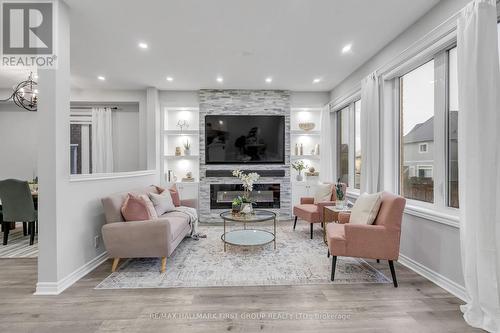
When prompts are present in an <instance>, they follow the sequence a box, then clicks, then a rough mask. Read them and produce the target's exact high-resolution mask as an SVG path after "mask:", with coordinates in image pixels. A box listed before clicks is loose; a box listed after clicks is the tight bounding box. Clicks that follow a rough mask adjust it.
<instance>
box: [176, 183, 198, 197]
mask: <svg viewBox="0 0 500 333" xmlns="http://www.w3.org/2000/svg"><path fill="white" fill-rule="evenodd" d="M177 189H178V190H179V195H180V197H181V199H197V198H198V183H178V184H177Z"/></svg>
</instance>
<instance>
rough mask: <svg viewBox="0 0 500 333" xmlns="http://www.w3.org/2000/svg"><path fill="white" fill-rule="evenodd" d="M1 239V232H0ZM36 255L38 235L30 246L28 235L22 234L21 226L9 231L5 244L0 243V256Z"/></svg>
mask: <svg viewBox="0 0 500 333" xmlns="http://www.w3.org/2000/svg"><path fill="white" fill-rule="evenodd" d="M0 239H2V240H3V233H0ZM36 257H38V237H37V236H35V242H34V243H33V245H31V246H30V236H23V228H22V227H18V228H16V229H14V230H10V232H9V240H8V242H7V245H2V243H0V258H36Z"/></svg>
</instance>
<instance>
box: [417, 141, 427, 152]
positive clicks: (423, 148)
mask: <svg viewBox="0 0 500 333" xmlns="http://www.w3.org/2000/svg"><path fill="white" fill-rule="evenodd" d="M418 152H419V153H427V143H421V144H419V145H418Z"/></svg>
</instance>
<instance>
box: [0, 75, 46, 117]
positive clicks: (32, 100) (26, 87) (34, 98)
mask: <svg viewBox="0 0 500 333" xmlns="http://www.w3.org/2000/svg"><path fill="white" fill-rule="evenodd" d="M36 86H37V83H36V82H35V81H33V73H30V75H29V77H28V80H26V81H22V82H20V83H19V84H18V85H17V86H15V87H14V91H13V93H12V95H10V96H9V97H8V98H6V99H3V100H1V101H2V102H7V101H8V100H10V99H12V101H13V102H14V104H16V105H17V106H18V107H20V108H23V109H26V110H28V111H36V110H37V102H38V89H37V88H36Z"/></svg>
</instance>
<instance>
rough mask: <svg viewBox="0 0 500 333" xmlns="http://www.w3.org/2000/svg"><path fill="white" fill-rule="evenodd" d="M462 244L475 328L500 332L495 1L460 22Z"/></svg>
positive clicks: (499, 78) (499, 79)
mask: <svg viewBox="0 0 500 333" xmlns="http://www.w3.org/2000/svg"><path fill="white" fill-rule="evenodd" d="M457 38H458V42H457V44H458V48H457V51H458V86H459V109H460V115H459V117H458V156H459V159H458V163H459V164H458V165H459V181H460V239H461V253H462V266H463V272H464V279H465V289H466V292H467V298H468V299H467V304H466V305H464V306H462V311H463V313H464V318H465V320H466V321H467V323H468V324H469V325H471V326H474V327H478V328H482V329H484V330H487V331H490V332H499V331H500V303H499V291H500V288H499V282H500V260H499V259H500V258H499V256H500V251H499V248H500V209H499V207H500V163H499V159H500V145H499V143H500V99H499V96H500V89H499V88H500V86H499V84H500V74H499V64H498V46H497V43H498V40H497V12H496V4H495V0H475V1H473V2H472V3H470V4H469V5H468V6H467V7H465V8H464V9H463V10H462V12H461V13H460V16H459V19H458V34H457Z"/></svg>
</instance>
